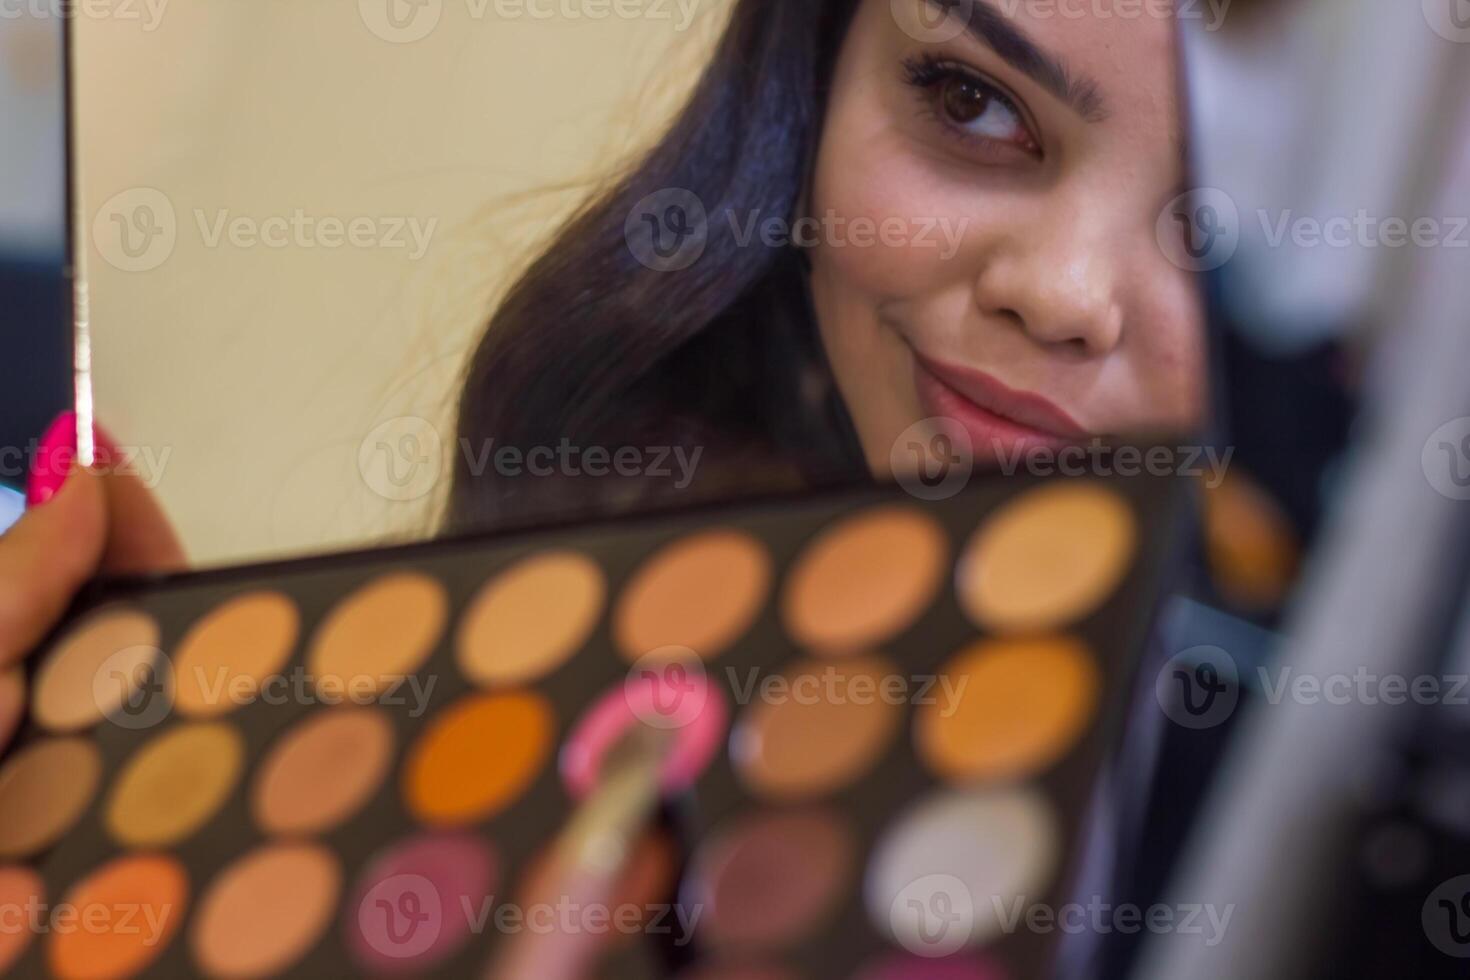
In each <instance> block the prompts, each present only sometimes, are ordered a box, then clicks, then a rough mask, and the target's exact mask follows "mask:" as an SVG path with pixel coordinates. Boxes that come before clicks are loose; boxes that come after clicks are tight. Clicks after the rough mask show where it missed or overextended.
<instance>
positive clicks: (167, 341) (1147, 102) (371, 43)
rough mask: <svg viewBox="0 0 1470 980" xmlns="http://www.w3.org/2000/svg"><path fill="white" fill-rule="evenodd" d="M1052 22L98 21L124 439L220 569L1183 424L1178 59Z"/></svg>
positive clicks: (700, 6) (587, 9)
mask: <svg viewBox="0 0 1470 980" xmlns="http://www.w3.org/2000/svg"><path fill="white" fill-rule="evenodd" d="M1048 9H1049V8H1046V7H1043V6H1042V5H1026V4H1021V5H1011V7H1008V8H1005V9H1002V6H1001V5H990V4H983V3H960V4H945V3H939V2H935V0H824V2H820V3H818V2H812V3H801V4H784V3H770V2H763V0H720V2H715V0H703V2H701V0H681V2H672V0H671V2H669V3H655V2H647V3H628V4H600V3H591V2H587V3H582V4H576V3H564V4H561V5H559V6H556V7H555V9H552V7H551V6H549V5H545V4H541V5H538V4H536V3H532V2H527V3H524V4H522V3H501V2H488V0H487V2H483V3H476V2H469V3H459V2H447V0H446V2H440V0H431V2H428V3H423V4H418V5H410V4H406V3H403V2H402V0H361V2H360V3H359V4H357V5H356V7H349V8H333V9H326V8H321V9H317V8H297V7H288V6H282V5H270V6H266V7H233V6H222V5H192V6H178V7H169V8H168V9H167V10H166V12H163V13H164V15H163V16H160V17H158V18H156V19H155V20H153V21H150V22H148V23H146V24H145V23H140V22H137V21H131V22H125V21H121V20H115V19H114V20H108V19H80V20H78V21H77V22H76V23H75V24H74V25H72V26H73V31H72V44H73V72H74V103H75V105H74V140H75V150H76V160H77V163H78V171H77V182H78V189H79V198H80V209H79V210H80V215H81V217H80V220H79V225H78V229H77V230H78V233H79V237H78V241H79V244H80V245H82V246H83V247H84V248H85V250H86V255H85V258H86V260H87V280H88V285H89V287H90V299H91V308H90V313H91V316H90V320H91V334H92V353H93V379H92V389H93V392H94V395H95V407H96V413H97V417H98V420H99V422H100V423H101V425H102V426H103V427H104V429H105V430H106V431H107V432H108V433H109V434H110V436H111V438H112V439H113V441H114V442H115V443H116V444H117V445H118V446H120V447H122V448H123V450H124V452H125V454H126V455H127V456H128V457H129V458H130V459H131V460H132V464H131V465H132V466H133V467H134V468H135V469H136V470H137V471H138V472H139V473H140V475H142V476H143V477H144V479H145V482H147V483H149V484H150V485H151V486H153V488H154V490H155V493H156V494H157V495H158V497H159V500H160V502H161V504H162V506H163V508H164V510H165V511H166V512H167V513H168V515H169V517H170V519H171V520H172V521H173V523H174V524H175V526H176V528H177V529H178V531H179V534H180V537H181V539H182V541H183V543H184V546H185V549H186V550H187V552H188V553H189V556H190V559H191V562H192V563H194V564H197V565H211V564H221V563H235V562H238V561H242V560H246V559H253V558H259V557H266V556H277V555H283V554H300V553H306V552H314V551H323V550H332V549H338V548H345V547H354V546H362V545H367V544H373V543H381V542H383V541H387V540H400V539H405V538H416V537H424V536H429V535H433V534H437V533H444V532H448V531H459V530H467V529H476V528H483V527H498V526H510V525H515V524H520V523H524V522H528V521H542V520H546V519H564V518H568V517H572V516H577V515H584V514H594V513H596V514H605V513H617V512H626V511H630V510H637V509H643V508H654V507H664V506H679V505H682V504H685V503H690V502H695V501H702V500H709V499H716V498H726V497H730V496H735V495H739V494H744V493H764V492H769V491H777V490H783V489H790V488H796V487H802V486H813V485H825V484H831V483H842V482H847V481H856V480H863V479H866V478H869V477H871V476H878V477H884V476H887V475H888V474H890V473H894V472H897V473H898V474H899V475H901V476H902V475H904V474H907V473H914V472H917V473H918V474H919V475H920V476H921V477H923V478H924V479H940V478H942V476H943V474H944V473H946V472H947V471H948V468H949V467H951V466H952V465H953V464H955V463H956V462H962V463H963V465H964V467H965V468H967V469H968V468H971V467H977V466H978V467H990V468H993V467H1001V468H1009V469H1011V470H1014V469H1015V468H1017V467H1020V466H1022V465H1030V463H1031V461H1034V460H1036V459H1038V458H1041V459H1046V458H1048V457H1050V458H1051V459H1052V460H1053V461H1054V460H1055V457H1056V455H1057V453H1058V452H1059V451H1061V450H1062V449H1063V448H1064V447H1068V446H1076V445H1083V446H1086V445H1088V444H1089V443H1090V442H1091V441H1092V440H1094V439H1108V440H1111V439H1116V438H1126V437H1128V436H1130V435H1144V434H1153V433H1159V432H1177V431H1184V430H1188V429H1189V428H1191V427H1192V426H1194V425H1196V424H1197V423H1198V422H1199V421H1200V419H1201V413H1202V410H1203V405H1204V401H1205V391H1206V385H1205V380H1204V330H1203V326H1202V314H1201V312H1200V303H1199V299H1198V296H1197V293H1196V281H1195V275H1196V272H1197V271H1198V270H1199V269H1200V268H1201V267H1202V265H1201V262H1200V261H1199V259H1200V256H1201V255H1202V253H1201V252H1200V251H1199V242H1198V238H1199V235H1200V232H1201V229H1200V228H1197V227H1194V225H1193V224H1192V223H1191V216H1190V215H1189V214H1188V213H1187V211H1186V210H1185V206H1184V205H1183V204H1182V203H1181V202H1183V201H1184V200H1185V198H1184V197H1182V196H1181V195H1183V194H1184V191H1185V189H1186V187H1187V184H1188V181H1187V158H1188V154H1187V152H1186V139H1185V131H1186V127H1185V125H1184V122H1183V111H1182V108H1181V104H1180V98H1179V94H1178V93H1179V92H1180V88H1181V86H1180V84H1179V80H1178V75H1179V47H1178V37H1177V34H1178V30H1179V24H1178V22H1177V20H1176V19H1175V18H1174V17H1172V16H1170V17H1141V18H1120V17H1113V16H1096V15H1088V16H1081V17H1071V16H1068V17H1061V16H1057V15H1056V11H1055V10H1052V11H1051V12H1050V14H1048ZM119 79H126V80H127V84H119ZM1173 211H1178V213H1177V214H1175V213H1171V212H1173ZM1176 219H1180V220H1182V221H1183V224H1182V225H1181V224H1177V223H1176ZM936 474H938V476H936ZM222 515H227V516H226V517H223V518H222Z"/></svg>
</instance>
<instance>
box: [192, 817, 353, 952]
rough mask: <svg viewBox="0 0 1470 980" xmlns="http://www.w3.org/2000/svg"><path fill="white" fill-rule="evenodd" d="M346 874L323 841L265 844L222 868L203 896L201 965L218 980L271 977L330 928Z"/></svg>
mask: <svg viewBox="0 0 1470 980" xmlns="http://www.w3.org/2000/svg"><path fill="white" fill-rule="evenodd" d="M341 887H342V872H341V869H340V868H339V867H338V866H337V859H336V858H335V857H334V856H333V855H332V852H331V851H329V850H327V849H326V848H325V847H322V846H321V845H319V844H310V843H299V842H288V843H270V844H264V845H262V846H260V847H257V848H256V849H254V850H252V851H250V852H248V853H247V854H246V855H245V856H244V857H242V858H239V859H237V860H235V861H234V862H232V863H231V864H230V865H228V866H227V867H226V868H225V869H224V870H223V871H221V872H220V873H219V875H218V877H216V878H215V879H214V881H212V882H211V883H210V885H209V887H208V889H206V890H205V892H204V893H203V895H202V896H201V897H200V901H199V910H198V912H197V913H196V914H195V917H194V922H193V926H192V930H193V931H192V934H191V936H190V938H191V944H192V946H193V950H194V961H195V962H196V963H197V964H198V965H199V968H200V969H201V970H202V971H203V972H204V973H205V975H207V976H211V977H264V976H271V975H274V974H276V973H279V972H280V971H282V970H285V969H287V968H289V967H291V966H292V965H293V964H295V963H296V962H297V961H298V960H299V959H301V957H302V956H304V955H305V954H306V952H307V950H309V949H310V948H311V947H312V946H313V945H314V944H315V943H316V941H317V940H318V939H319V938H321V936H322V934H323V933H324V932H325V931H326V928H327V924H328V923H329V922H330V921H331V919H332V913H333V912H334V911H335V910H336V907H337V895H338V893H339V892H340V890H341Z"/></svg>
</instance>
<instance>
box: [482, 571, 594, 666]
mask: <svg viewBox="0 0 1470 980" xmlns="http://www.w3.org/2000/svg"><path fill="white" fill-rule="evenodd" d="M606 600H607V581H606V579H605V578H604V576H603V574H602V569H601V568H600V567H598V565H597V563H596V562H594V561H593V560H592V559H590V558H588V557H587V556H586V555H582V554H579V553H577V552H572V551H558V552H550V553H544V554H539V555H534V556H532V557H529V558H523V559H521V560H520V561H519V562H517V563H516V564H514V565H512V566H511V567H510V568H508V569H506V570H505V571H503V572H501V573H500V574H498V575H497V576H495V577H494V578H493V579H491V580H490V582H489V583H488V584H486V585H485V586H484V588H482V589H481V590H480V592H479V594H478V595H476V596H475V598H474V599H473V600H472V601H471V602H470V606H469V609H468V610H467V611H466V612H465V614H464V618H463V619H462V620H461V621H460V626H459V633H458V635H457V637H456V639H455V655H456V657H457V659H458V662H459V667H460V670H461V671H463V672H464V675H465V676H466V677H468V678H469V679H470V680H471V681H472V682H474V683H476V684H480V685H484V686H489V685H497V684H518V683H529V682H532V681H535V680H538V679H540V678H541V677H543V676H545V675H546V674H549V673H551V672H552V671H553V670H555V669H556V668H557V667H560V666H561V665H562V664H563V663H564V662H565V661H566V660H567V658H568V657H570V656H571V655H572V654H573V653H575V652H577V650H579V649H580V648H581V647H582V645H583V644H584V643H586V642H587V638H588V637H589V636H591V634H592V630H593V629H594V628H595V627H596V626H597V621H598V619H599V618H600V617H601V616H602V609H603V606H604V604H605V603H606Z"/></svg>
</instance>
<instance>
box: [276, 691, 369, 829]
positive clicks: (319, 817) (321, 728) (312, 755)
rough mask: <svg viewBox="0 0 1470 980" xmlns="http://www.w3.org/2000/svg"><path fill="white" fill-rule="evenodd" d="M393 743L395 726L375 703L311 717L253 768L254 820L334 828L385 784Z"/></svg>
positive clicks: (290, 826) (281, 826)
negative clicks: (254, 774) (373, 706)
mask: <svg viewBox="0 0 1470 980" xmlns="http://www.w3.org/2000/svg"><path fill="white" fill-rule="evenodd" d="M393 744H394V736H393V725H392V724H391V723H390V722H389V721H388V719H387V717H385V716H384V715H383V714H382V712H380V711H379V710H377V709H376V708H371V707H354V706H350V705H344V706H341V707H334V708H330V709H328V710H326V711H322V712H319V713H317V714H314V715H312V716H310V717H309V718H307V719H306V720H305V721H303V722H301V723H300V724H299V725H297V726H296V727H295V728H293V729H291V730H289V731H288V732H286V734H285V735H283V736H282V737H281V738H280V739H279V740H277V742H276V743H275V744H274V745H273V746H272V747H271V749H270V752H269V753H268V754H267V755H266V757H265V759H264V761H263V762H261V764H260V766H259V768H258V769H257V770H256V776H255V788H254V794H253V797H252V803H253V810H254V813H255V820H256V823H258V824H259V825H260V827H261V829H263V830H265V831H266V832H267V833H272V834H314V833H321V832H323V831H326V830H330V829H332V828H333V827H336V826H337V825H338V824H340V823H342V821H344V820H346V819H347V818H348V817H350V816H352V815H353V814H354V813H356V812H357V811H358V810H360V809H361V808H362V807H363V806H364V805H366V803H367V801H368V800H369V799H371V798H372V795H373V793H374V792H375V791H376V790H377V789H378V787H379V786H381V785H382V784H383V780H384V778H385V777H386V776H387V774H388V770H389V768H390V767H391V766H392V764H393Z"/></svg>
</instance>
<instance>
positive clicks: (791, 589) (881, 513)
mask: <svg viewBox="0 0 1470 980" xmlns="http://www.w3.org/2000/svg"><path fill="white" fill-rule="evenodd" d="M948 559H949V542H948V539H947V537H946V536H945V532H944V529H943V528H941V527H940V526H939V524H938V523H937V522H936V521H935V520H934V519H933V518H932V517H930V516H929V515H927V514H925V513H924V512H923V511H920V510H915V509H914V508H911V507H902V506H885V507H876V508H873V509H871V510H868V511H865V512H863V513H860V514H857V515H855V516H853V517H849V518H846V519H845V520H843V521H841V522H840V523H838V524H835V525H833V526H831V527H829V528H827V529H826V530H824V531H822V533H821V534H819V535H818V536H817V538H816V539H815V540H813V541H812V542H811V543H810V544H808V545H807V546H806V549H805V550H804V551H803V552H802V553H801V555H800V556H799V557H798V558H797V560H796V564H795V565H793V566H792V570H791V573H790V576H789V577H788V579H787V581H786V587H785V591H784V593H783V595H782V605H781V611H782V618H783V619H784V620H785V623H786V629H787V631H788V632H789V633H790V634H791V636H792V638H793V639H794V640H796V642H797V643H800V644H802V645H803V646H806V647H809V648H811V649H812V650H814V651H815V652H818V653H822V652H832V653H844V652H854V651H858V650H862V649H865V648H866V649H872V648H873V647H875V646H877V645H878V644H880V643H882V642H884V641H885V640H887V639H889V638H890V637H892V636H893V635H894V634H896V633H898V632H899V631H901V630H903V629H904V628H905V627H907V626H909V625H910V624H911V623H913V622H914V620H916V619H918V618H919V616H920V615H922V614H923V612H924V610H925V609H927V608H928V607H929V605H930V603H932V602H933V601H934V597H935V595H936V594H937V593H938V591H939V587H940V585H941V584H942V583H943V581H944V575H945V571H946V566H947V564H948Z"/></svg>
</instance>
